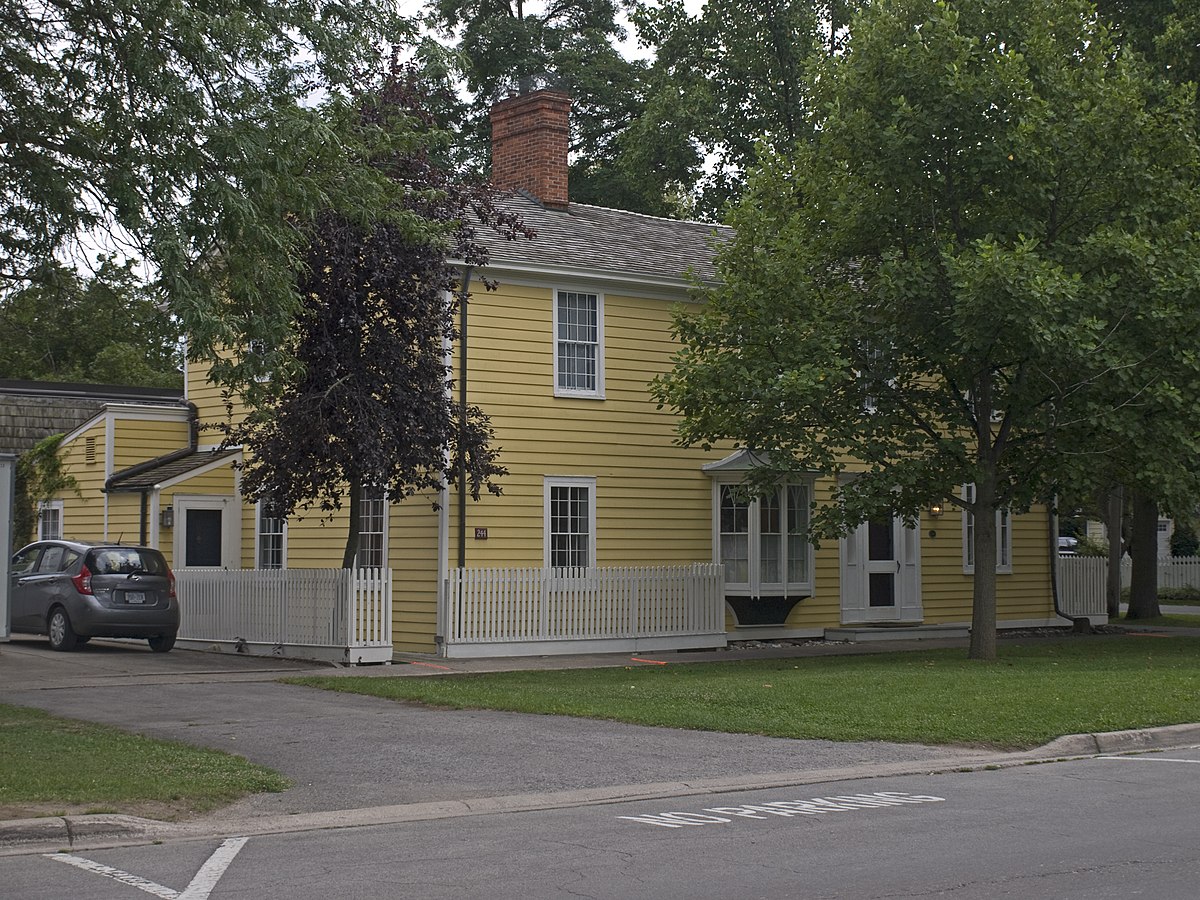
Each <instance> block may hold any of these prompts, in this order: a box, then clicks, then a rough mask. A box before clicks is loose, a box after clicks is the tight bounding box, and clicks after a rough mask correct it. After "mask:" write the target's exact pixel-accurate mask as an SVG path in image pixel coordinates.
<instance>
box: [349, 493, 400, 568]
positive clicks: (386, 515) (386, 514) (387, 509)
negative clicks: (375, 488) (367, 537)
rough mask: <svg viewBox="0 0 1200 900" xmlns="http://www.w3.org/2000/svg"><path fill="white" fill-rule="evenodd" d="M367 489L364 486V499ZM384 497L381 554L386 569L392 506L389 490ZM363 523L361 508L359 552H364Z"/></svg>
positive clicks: (383, 566)
mask: <svg viewBox="0 0 1200 900" xmlns="http://www.w3.org/2000/svg"><path fill="white" fill-rule="evenodd" d="M366 491H367V489H366V488H364V489H363V496H364V499H365V498H366ZM382 499H383V532H382V538H381V541H382V543H383V552H382V554H381V555H382V561H381V565H380V568H381V569H386V568H387V567H388V527H389V525H390V524H391V518H392V506H391V503H390V502H389V501H388V493H387V491H383V495H382ZM361 523H362V510H361V508H360V509H359V522H358V524H357V525H355V527H356V528H358V534H359V542H358V553H361V552H362V527H361ZM368 533H372V532H368ZM355 567H356V568H358V554H357V553H356V554H355Z"/></svg>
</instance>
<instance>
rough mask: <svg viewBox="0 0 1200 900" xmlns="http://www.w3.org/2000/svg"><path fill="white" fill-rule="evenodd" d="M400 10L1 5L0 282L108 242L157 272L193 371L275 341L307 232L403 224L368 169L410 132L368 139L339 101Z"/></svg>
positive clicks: (369, 3)
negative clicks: (332, 223) (343, 219)
mask: <svg viewBox="0 0 1200 900" xmlns="http://www.w3.org/2000/svg"><path fill="white" fill-rule="evenodd" d="M394 10H395V6H394V4H392V3H390V2H385V0H366V2H362V3H356V4H354V5H353V6H346V5H344V4H330V3H324V2H317V0H274V2H264V0H248V2H244V3H225V2H216V0H179V2H174V3H160V2H157V0H123V2H120V3H85V4H79V3H75V2H69V0H45V2H37V3H34V2H29V0H0V21H3V25H4V27H3V30H2V34H0V58H3V60H4V65H3V66H2V67H0V110H2V111H3V114H2V115H0V284H3V285H9V286H11V287H16V288H20V287H24V286H26V285H28V284H29V283H30V282H31V280H32V279H34V278H35V277H36V276H37V275H38V273H41V272H45V271H46V269H45V267H44V264H45V262H46V260H48V259H51V258H55V257H57V258H59V259H60V260H64V261H76V260H79V259H84V258H87V257H88V256H89V255H90V253H88V252H86V251H88V249H89V248H95V247H97V246H99V247H101V248H104V249H111V250H114V251H118V252H120V253H122V254H123V255H125V256H128V257H129V258H136V259H139V260H141V261H142V262H143V263H144V264H146V266H147V267H148V269H149V271H150V272H151V273H152V280H153V282H154V284H155V287H156V289H157V290H158V292H159V294H160V296H161V297H162V298H163V299H165V300H168V301H169V302H170V307H171V311H172V312H173V314H174V315H175V316H176V317H177V318H178V320H179V322H180V324H181V326H182V328H183V329H184V330H185V331H186V332H187V334H188V337H189V341H188V351H189V353H191V354H192V355H193V356H195V357H197V358H212V359H218V354H217V350H218V348H220V347H222V346H228V347H234V348H241V347H244V346H246V345H247V344H248V343H249V342H250V341H252V340H257V341H259V342H261V343H262V345H263V346H267V347H277V346H281V345H283V343H284V340H283V339H284V336H285V335H286V333H287V330H288V327H289V324H290V322H291V321H292V319H293V318H294V315H295V312H296V310H297V309H298V307H299V300H300V298H299V297H298V295H297V294H296V273H297V271H298V269H299V267H300V265H301V263H302V257H303V252H304V241H303V235H304V229H303V227H302V226H303V225H304V224H305V223H306V222H308V221H311V219H312V218H313V217H314V216H315V215H316V214H317V213H318V212H319V211H323V210H328V209H336V210H339V211H341V212H342V213H343V214H345V215H347V216H348V217H351V218H354V219H356V220H358V221H364V222H367V221H371V220H373V219H375V218H377V217H379V216H380V215H383V214H384V213H385V212H387V211H389V210H394V209H395V206H394V204H392V199H393V197H392V191H393V185H392V183H391V182H390V181H389V180H388V179H386V178H385V177H383V176H382V174H381V173H380V172H378V171H377V170H375V169H373V168H372V167H370V166H368V165H364V160H366V159H369V158H370V155H371V153H373V152H376V151H377V150H378V149H379V148H380V147H381V146H386V145H388V144H389V143H395V142H396V141H397V140H399V139H401V138H402V136H401V135H397V134H394V133H386V132H382V131H380V130H379V129H377V128H373V127H364V126H362V124H361V123H360V121H359V119H358V118H357V116H356V115H355V110H354V109H353V107H352V106H351V105H350V103H349V94H348V91H347V89H346V86H347V85H354V84H356V83H358V80H359V77H360V73H361V72H363V71H368V70H369V69H370V67H372V66H374V65H376V64H377V60H378V56H379V52H380V51H379V48H381V47H386V46H387V45H388V44H389V43H391V42H394V41H397V40H399V39H401V38H402V37H403V36H404V35H405V34H406V29H405V25H404V23H403V22H402V21H401V20H399V19H398V18H397V16H396V15H395V12H394ZM417 224H418V223H416V222H415V221H413V222H411V223H410V225H411V226H412V227H416V225H417ZM247 359H249V357H247ZM275 362H276V361H275V360H267V361H266V364H267V365H272V364H274V363H275ZM256 374H260V373H256V372H253V371H250V372H247V371H245V367H241V368H239V367H238V366H236V365H233V364H230V363H229V362H218V364H217V365H216V367H215V368H214V376H215V377H216V378H217V379H219V380H221V381H222V382H224V383H231V384H239V383H240V384H244V385H247V386H249V387H253V386H254V384H255V383H256V382H255V375H256Z"/></svg>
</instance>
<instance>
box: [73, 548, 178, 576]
mask: <svg viewBox="0 0 1200 900" xmlns="http://www.w3.org/2000/svg"><path fill="white" fill-rule="evenodd" d="M87 567H88V569H90V570H91V572H92V574H93V575H129V574H131V573H133V572H148V573H149V574H151V575H166V574H167V561H166V560H165V559H163V556H162V554H161V553H159V552H158V551H157V550H139V549H137V548H135V547H108V548H105V549H103V550H93V551H92V555H91V557H90V558H89V561H88V564H87Z"/></svg>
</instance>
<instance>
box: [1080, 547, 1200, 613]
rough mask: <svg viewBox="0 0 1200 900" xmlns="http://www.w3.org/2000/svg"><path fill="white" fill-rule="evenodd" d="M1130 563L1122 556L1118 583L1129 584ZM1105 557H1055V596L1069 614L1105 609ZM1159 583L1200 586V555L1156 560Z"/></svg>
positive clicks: (1106, 574)
mask: <svg viewBox="0 0 1200 900" xmlns="http://www.w3.org/2000/svg"><path fill="white" fill-rule="evenodd" d="M1132 572H1133V563H1132V562H1131V561H1130V559H1129V557H1127V556H1126V557H1123V558H1122V559H1121V587H1122V588H1128V587H1129V580H1130V575H1131V574H1132ZM1107 579H1108V559H1107V558H1106V557H1103V556H1063V557H1060V558H1059V561H1058V598H1059V605H1060V606H1062V607H1063V611H1064V612H1066V613H1067V614H1068V615H1072V616H1102V615H1105V614H1106V612H1107V608H1108V605H1107V601H1106V597H1105V592H1106V590H1107V587H1106V583H1107ZM1158 587H1159V590H1163V589H1164V588H1184V587H1194V588H1200V558H1198V557H1192V556H1182V557H1163V558H1160V559H1159V560H1158Z"/></svg>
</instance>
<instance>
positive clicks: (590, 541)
mask: <svg viewBox="0 0 1200 900" xmlns="http://www.w3.org/2000/svg"><path fill="white" fill-rule="evenodd" d="M545 491H546V493H545V505H546V509H545V516H546V522H545V534H546V547H545V560H546V565H547V566H548V567H550V568H555V569H557V568H580V569H584V568H588V567H590V566H594V565H595V564H596V479H595V478H547V479H546V487H545Z"/></svg>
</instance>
